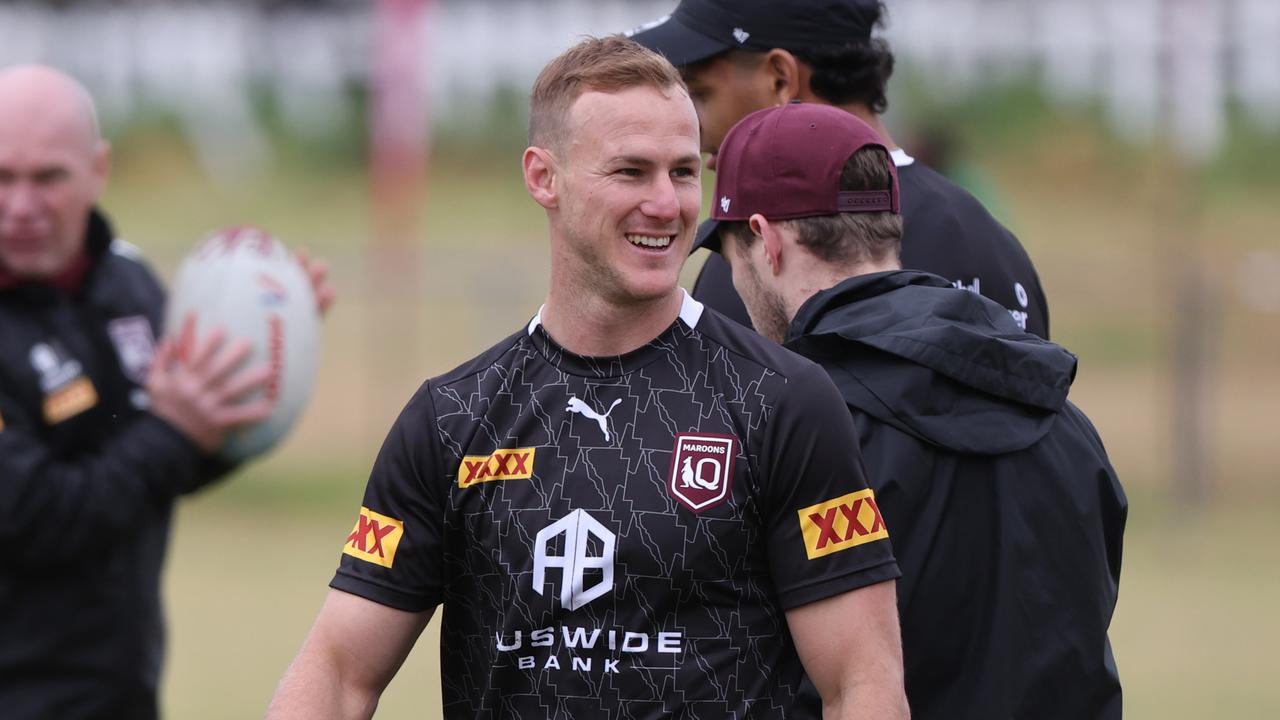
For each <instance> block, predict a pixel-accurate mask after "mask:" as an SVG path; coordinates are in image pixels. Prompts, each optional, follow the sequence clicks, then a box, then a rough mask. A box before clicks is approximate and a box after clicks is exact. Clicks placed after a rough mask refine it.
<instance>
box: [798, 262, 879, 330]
mask: <svg viewBox="0 0 1280 720" xmlns="http://www.w3.org/2000/svg"><path fill="white" fill-rule="evenodd" d="M812 262H813V265H812V267H811V268H810V269H809V270H807V271H804V272H801V273H798V275H797V277H801V278H803V281H802V282H803V284H800V283H797V284H796V285H794V286H792V288H791V290H790V292H786V293H785V294H784V296H783V300H784V302H785V303H786V305H787V314H788V317H790V318H792V319H794V318H795V316H796V313H797V312H799V311H800V306H801V305H804V304H805V302H807V301H808V300H809V298H811V297H813V296H814V295H817V294H818V293H820V292H822V291H823V290H830V289H831V288H833V287H835V286H837V285H839V284H840V283H842V282H844V281H845V280H848V279H850V278H855V277H860V276H862V275H870V274H872V273H878V272H887V271H890V270H901V269H902V263H901V262H899V261H898V259H897V258H893V259H888V260H884V261H882V262H878V263H877V262H864V263H856V264H854V265H850V266H847V267H839V266H835V265H828V264H827V263H824V262H822V261H820V260H818V259H816V258H814V259H813V261H812Z"/></svg>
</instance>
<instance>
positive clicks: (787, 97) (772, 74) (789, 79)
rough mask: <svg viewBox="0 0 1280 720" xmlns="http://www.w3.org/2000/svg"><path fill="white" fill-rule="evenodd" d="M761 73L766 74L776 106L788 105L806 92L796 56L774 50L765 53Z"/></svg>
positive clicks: (770, 93) (769, 89)
mask: <svg viewBox="0 0 1280 720" xmlns="http://www.w3.org/2000/svg"><path fill="white" fill-rule="evenodd" d="M760 71H761V72H763V73H764V74H765V78H766V82H768V84H769V86H768V92H769V95H770V97H772V98H773V99H774V101H775V103H776V104H778V105H786V104H787V103H789V102H791V101H792V100H795V99H796V98H798V97H800V95H801V93H802V92H803V90H804V87H803V83H802V82H801V72H800V61H799V60H797V59H796V56H795V55H792V54H791V53H790V52H788V51H786V50H783V49H782V48H774V49H772V50H770V51H769V52H767V53H765V56H764V61H763V62H762V63H761V64H760Z"/></svg>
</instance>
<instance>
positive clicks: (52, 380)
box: [28, 343, 83, 394]
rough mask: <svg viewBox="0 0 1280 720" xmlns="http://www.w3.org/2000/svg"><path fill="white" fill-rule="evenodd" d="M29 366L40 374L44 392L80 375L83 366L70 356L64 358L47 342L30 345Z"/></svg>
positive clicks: (48, 391) (52, 389)
mask: <svg viewBox="0 0 1280 720" xmlns="http://www.w3.org/2000/svg"><path fill="white" fill-rule="evenodd" d="M28 359H30V360H31V367H33V368H35V371H36V372H37V373H39V374H40V389H41V390H43V391H44V392H45V393H46V394H47V393H51V392H53V391H54V390H57V389H58V388H60V387H62V386H64V385H66V384H67V383H69V382H71V381H72V380H75V379H76V378H78V377H80V375H81V374H82V373H83V368H82V367H81V366H80V363H79V362H77V361H75V360H72V359H71V358H64V357H62V356H61V355H59V354H58V351H57V350H55V349H54V348H53V346H52V345H50V344H48V343H36V344H35V345H32V346H31V352H30V354H29V355H28Z"/></svg>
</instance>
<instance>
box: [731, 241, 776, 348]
mask: <svg viewBox="0 0 1280 720" xmlns="http://www.w3.org/2000/svg"><path fill="white" fill-rule="evenodd" d="M763 244H764V241H763V240H761V239H760V238H756V240H755V242H753V243H751V245H750V246H748V245H746V244H745V243H743V242H742V241H741V240H740V239H739V238H738V237H737V236H736V235H735V234H734V233H722V234H721V240H720V252H721V253H723V255H724V259H725V260H727V261H728V262H729V268H730V269H731V270H732V272H733V287H734V289H736V290H737V291H738V295H740V296H741V297H742V304H743V305H745V306H746V308H747V314H748V315H750V316H751V324H752V325H754V326H755V328H756V332H758V333H760V334H761V335H763V336H765V337H767V338H769V339H770V340H772V341H774V342H776V343H779V344H781V343H782V342H783V341H784V340H786V337H787V328H788V327H789V326H790V325H791V316H790V314H789V313H788V312H787V306H786V303H785V302H783V299H782V294H781V293H780V292H779V291H778V290H777V289H775V288H774V287H772V285H773V284H775V283H773V282H772V281H773V278H774V275H773V273H772V271H771V269H770V268H769V265H768V261H767V260H766V259H765V253H764V248H763V247H762V245H763Z"/></svg>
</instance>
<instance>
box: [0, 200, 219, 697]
mask: <svg viewBox="0 0 1280 720" xmlns="http://www.w3.org/2000/svg"><path fill="white" fill-rule="evenodd" d="M87 248H88V251H89V266H88V270H87V272H86V274H85V275H84V278H83V280H82V281H81V282H80V283H79V285H78V288H77V289H74V290H64V289H59V288H56V287H52V286H50V285H47V284H23V283H18V282H16V281H14V280H13V279H12V278H0V280H2V281H3V282H0V717H3V718H6V720H28V719H30V720H37V719H39V720H46V719H48V718H58V719H59V720H89V719H91V718H92V719H95V720H96V719H102V720H107V719H112V720H114V719H128V720H137V719H145V718H153V717H155V716H156V714H157V711H156V684H157V679H158V677H159V673H160V665H161V660H162V656H163V620H162V614H161V608H160V568H161V565H162V563H163V560H164V553H165V546H166V544H167V542H168V535H169V522H170V516H171V513H172V508H173V500H174V498H175V497H177V496H178V495H180V494H182V493H185V492H190V491H192V490H194V489H196V488H198V487H200V486H202V485H204V484H205V483H208V482H209V481H211V480H213V479H214V478H216V477H218V476H219V475H221V474H223V473H225V472H226V471H227V470H228V468H227V467H225V466H223V465H221V464H220V463H216V462H214V461H212V460H208V459H205V458H204V457H203V456H202V455H201V454H200V453H199V451H198V450H197V448H196V447H195V445H193V444H192V443H191V441H189V440H188V439H187V438H186V437H185V436H183V435H182V434H180V433H179V432H178V431H177V430H176V429H174V428H173V427H172V426H170V425H169V424H168V423H166V422H165V421H163V420H161V419H160V418H158V417H156V416H155V415H152V414H150V413H148V412H146V409H145V408H146V405H147V398H146V393H145V392H144V391H143V389H142V381H143V378H144V374H145V371H146V367H147V365H148V363H149V361H150V356H151V350H152V342H153V340H154V339H155V338H158V337H159V335H160V322H161V313H162V312H163V306H164V293H163V291H162V290H161V288H160V285H159V283H157V282H156V279H155V277H154V276H153V275H152V273H151V271H150V270H148V269H147V268H146V266H144V265H143V264H142V263H141V262H140V261H139V259H138V258H137V257H136V255H135V254H134V252H133V251H131V250H130V249H129V248H128V247H127V246H125V245H123V244H122V243H119V242H117V241H113V239H112V233H111V229H110V227H109V226H108V225H107V222H106V220H105V219H104V218H103V217H102V216H101V215H99V214H97V213H94V214H93V216H92V217H91V220H90V223H89V229H88V237H87Z"/></svg>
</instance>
